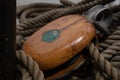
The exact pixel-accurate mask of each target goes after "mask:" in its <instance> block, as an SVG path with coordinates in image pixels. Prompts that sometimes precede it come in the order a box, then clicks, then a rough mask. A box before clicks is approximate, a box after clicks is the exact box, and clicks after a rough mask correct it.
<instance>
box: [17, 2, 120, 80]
mask: <svg viewBox="0 0 120 80" xmlns="http://www.w3.org/2000/svg"><path fill="white" fill-rule="evenodd" d="M112 1H113V0H93V1H91V0H83V1H81V2H78V3H73V2H71V1H68V0H61V3H63V4H51V3H34V4H30V5H23V6H20V7H18V8H17V17H18V19H19V22H20V24H18V25H17V40H16V43H17V51H16V53H17V55H16V56H17V59H18V62H19V63H20V62H21V63H22V64H23V65H24V68H26V69H24V70H22V69H20V71H21V73H23V72H24V74H25V73H26V74H27V76H29V78H30V76H31V78H32V79H33V80H44V75H43V73H42V71H41V70H40V69H39V67H38V65H37V63H36V62H35V61H34V60H33V59H32V58H31V57H30V56H28V55H26V54H25V53H24V52H23V51H22V50H21V48H22V45H23V43H24V41H25V40H26V38H28V37H29V36H30V35H32V34H33V33H34V32H35V31H36V30H38V28H41V27H42V26H44V25H45V24H47V23H49V22H51V21H52V20H54V19H56V18H59V17H61V16H64V15H68V14H76V13H78V14H82V13H83V12H84V11H87V10H88V9H90V8H91V7H93V6H95V5H98V4H102V5H105V4H108V3H110V2H112ZM111 10H112V11H113V12H114V14H115V15H114V20H113V24H112V25H113V27H114V26H115V25H116V24H114V22H116V21H117V25H119V24H118V23H119V21H120V16H119V11H120V5H117V6H113V7H111ZM112 25H111V26H112ZM117 25H116V26H117ZM113 27H112V28H113ZM113 29H114V28H113ZM119 36H120V27H117V29H115V30H113V33H112V34H111V35H110V36H108V38H106V40H104V41H103V42H101V43H99V47H98V48H99V50H100V52H101V54H100V53H99V50H98V49H97V48H96V47H95V46H94V44H93V43H91V44H90V46H89V51H90V55H91V56H92V57H93V58H94V60H95V62H96V63H97V64H99V65H100V66H101V69H102V71H103V72H104V73H106V74H107V75H108V76H109V77H111V78H112V79H113V80H120V73H119V71H118V70H117V68H118V65H119V63H120V60H119V59H118V58H119V57H120V56H119V55H118V54H119V51H120V45H119V44H120V41H119V40H120V37H119ZM116 42H117V43H116ZM109 53H110V54H109ZM107 59H108V60H109V61H108V60H107ZM115 61H116V62H115ZM110 62H111V63H110ZM115 67H116V68H115ZM25 70H28V72H29V74H28V72H27V71H25ZM22 77H23V78H22V79H23V80H27V78H28V77H25V76H22ZM95 79H96V80H106V79H105V77H104V74H101V73H100V71H99V69H97V71H96V75H95Z"/></svg>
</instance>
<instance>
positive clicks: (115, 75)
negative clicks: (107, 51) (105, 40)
mask: <svg viewBox="0 0 120 80" xmlns="http://www.w3.org/2000/svg"><path fill="white" fill-rule="evenodd" d="M89 52H90V55H91V56H92V57H93V58H94V60H95V62H96V63H98V64H99V65H100V67H101V69H102V70H105V72H106V73H107V74H108V76H110V77H112V79H113V80H120V72H119V71H118V70H117V69H116V68H115V67H114V66H112V64H111V63H110V62H109V61H108V60H107V59H105V58H104V56H103V55H101V54H100V53H99V51H98V49H97V48H96V47H95V46H94V44H93V43H91V44H90V46H89Z"/></svg>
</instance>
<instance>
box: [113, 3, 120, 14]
mask: <svg viewBox="0 0 120 80" xmlns="http://www.w3.org/2000/svg"><path fill="white" fill-rule="evenodd" d="M111 10H112V11H113V13H116V12H118V11H120V4H119V5H115V6H113V7H111Z"/></svg>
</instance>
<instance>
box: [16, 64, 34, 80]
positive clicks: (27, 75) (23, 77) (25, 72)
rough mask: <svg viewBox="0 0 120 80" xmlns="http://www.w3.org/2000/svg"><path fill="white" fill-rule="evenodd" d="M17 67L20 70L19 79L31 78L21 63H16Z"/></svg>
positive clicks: (28, 79)
mask: <svg viewBox="0 0 120 80" xmlns="http://www.w3.org/2000/svg"><path fill="white" fill-rule="evenodd" d="M17 67H18V69H19V70H20V71H21V74H22V79H21V80H32V77H31V76H30V74H29V72H28V71H27V70H25V68H23V67H22V66H21V65H17Z"/></svg>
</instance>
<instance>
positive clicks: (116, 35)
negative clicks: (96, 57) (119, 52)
mask: <svg viewBox="0 0 120 80" xmlns="http://www.w3.org/2000/svg"><path fill="white" fill-rule="evenodd" d="M118 40H120V26H119V27H118V28H117V30H116V31H115V32H113V33H112V34H111V35H110V36H108V38H107V39H106V40H105V41H103V42H102V43H99V47H98V48H99V50H100V52H102V51H103V50H105V49H106V48H108V47H109V46H111V45H112V44H113V43H114V42H116V41H118Z"/></svg>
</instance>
